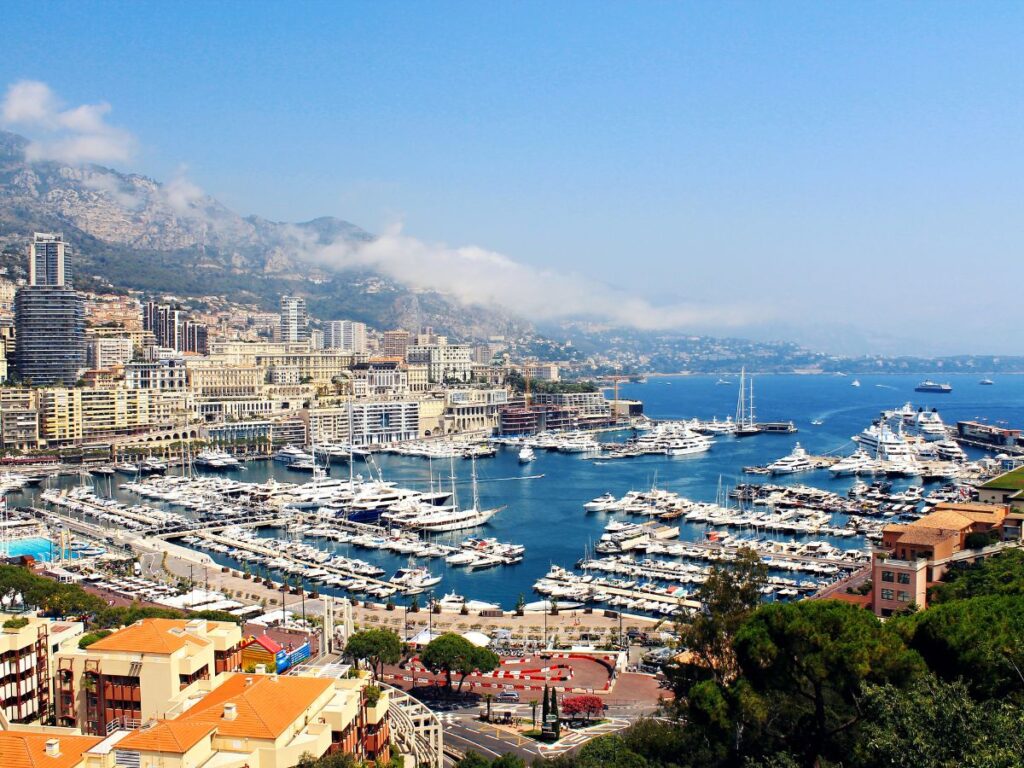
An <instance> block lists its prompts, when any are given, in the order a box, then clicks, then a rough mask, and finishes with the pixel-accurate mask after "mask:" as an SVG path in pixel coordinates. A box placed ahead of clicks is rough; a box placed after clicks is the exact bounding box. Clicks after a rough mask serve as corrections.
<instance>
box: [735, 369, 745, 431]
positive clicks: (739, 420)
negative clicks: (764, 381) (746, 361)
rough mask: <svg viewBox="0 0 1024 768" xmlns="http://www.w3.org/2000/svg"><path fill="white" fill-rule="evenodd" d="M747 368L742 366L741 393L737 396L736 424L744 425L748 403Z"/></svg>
mask: <svg viewBox="0 0 1024 768" xmlns="http://www.w3.org/2000/svg"><path fill="white" fill-rule="evenodd" d="M746 381H747V368H746V366H743V367H741V368H740V393H739V396H738V397H737V398H736V424H737V426H740V427H742V426H743V423H744V420H745V419H746V418H747V403H746V392H747V385H746Z"/></svg>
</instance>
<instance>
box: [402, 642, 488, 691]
mask: <svg viewBox="0 0 1024 768" xmlns="http://www.w3.org/2000/svg"><path fill="white" fill-rule="evenodd" d="M420 661H422V662H423V666H425V667H426V668H427V669H429V670H432V671H434V672H444V674H445V685H446V687H447V688H448V689H449V690H450V689H451V687H452V674H453V673H456V674H458V675H459V676H460V677H459V688H458V690H459V691H461V690H462V684H463V682H464V681H465V680H466V677H467V676H468V675H470V674H472V673H473V672H474V671H477V672H490V671H492V670H494V669H497V668H498V663H499V661H500V660H499V659H498V655H497V654H496V653H494V651H491V650H488V649H487V648H479V647H477V646H475V645H473V644H472V643H471V642H469V640H467V639H466V638H464V637H463V636H462V635H457V634H455V633H454V632H448V633H446V634H443V635H441V636H440V637H435V638H434V639H433V640H431V641H430V642H429V643H427V646H426V647H425V648H424V649H423V653H421V654H420Z"/></svg>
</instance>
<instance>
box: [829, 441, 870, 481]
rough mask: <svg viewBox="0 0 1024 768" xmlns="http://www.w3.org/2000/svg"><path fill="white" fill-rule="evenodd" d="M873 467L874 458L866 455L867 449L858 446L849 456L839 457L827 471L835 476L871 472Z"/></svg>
mask: <svg viewBox="0 0 1024 768" xmlns="http://www.w3.org/2000/svg"><path fill="white" fill-rule="evenodd" d="M875 467H876V464H875V460H874V459H872V458H871V457H870V456H869V455H868V453H867V451H865V450H864V449H863V448H858V449H857V450H856V451H854V452H853V453H851V454H850V455H849V456H847V457H846V458H844V459H840V460H839V461H837V462H836V463H835V464H833V465H832V466H831V467H829V468H828V469H829V472H831V473H832V474H833V475H835V476H836V477H842V476H843V475H861V474H864V475H867V474H873V473H874V471H875Z"/></svg>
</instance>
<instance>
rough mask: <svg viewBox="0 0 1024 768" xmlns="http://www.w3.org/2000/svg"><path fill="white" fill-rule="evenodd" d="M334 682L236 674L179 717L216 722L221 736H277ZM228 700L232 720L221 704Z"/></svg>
mask: <svg viewBox="0 0 1024 768" xmlns="http://www.w3.org/2000/svg"><path fill="white" fill-rule="evenodd" d="M246 680H251V681H252V682H251V683H246ZM333 685H334V683H333V681H331V680H329V679H324V678H318V677H280V676H276V675H244V674H239V673H236V674H233V675H231V676H230V677H228V678H227V680H225V681H224V682H223V683H222V684H221V685H220V686H219V687H217V688H215V689H214V690H213V691H211V692H210V693H208V694H207V695H206V696H204V697H203V698H202V699H200V700H199V702H197V703H196V704H194V705H192V707H191V708H190V709H188V710H187V711H186V712H184V713H183V714H182V715H181V716H180V717H179V718H178V720H183V721H190V722H202V723H209V724H211V725H215V726H216V727H217V733H218V734H220V735H222V736H235V737H239V738H249V739H276V738H277V737H278V736H280V735H281V734H282V733H284V732H285V730H287V728H288V726H290V725H291V724H292V723H294V722H295V721H296V720H297V719H298V718H299V717H301V716H302V713H303V712H305V711H306V710H307V709H309V707H310V706H311V705H312V704H313V702H314V701H316V700H317V698H319V697H320V696H321V695H322V694H323V693H324V692H325V691H327V690H328V689H330V688H331V687H333ZM228 703H232V704H234V705H235V707H236V711H237V714H236V715H235V719H234V720H227V719H225V718H224V705H225V704H228Z"/></svg>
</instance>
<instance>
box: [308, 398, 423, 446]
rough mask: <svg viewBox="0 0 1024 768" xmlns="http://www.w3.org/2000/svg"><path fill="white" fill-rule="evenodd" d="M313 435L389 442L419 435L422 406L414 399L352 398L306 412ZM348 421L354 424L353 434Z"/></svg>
mask: <svg viewBox="0 0 1024 768" xmlns="http://www.w3.org/2000/svg"><path fill="white" fill-rule="evenodd" d="M303 418H304V419H305V420H306V423H307V425H308V431H309V435H310V439H311V440H313V439H315V440H316V442H317V443H321V444H322V443H348V442H349V441H350V440H351V442H352V444H353V445H386V444H388V443H399V442H404V441H406V440H415V439H416V438H418V437H419V428H420V407H419V403H418V402H416V401H415V400H383V401H370V402H353V403H351V404H346V405H343V406H337V407H332V408H312V409H309V410H306V411H304V412H303ZM349 423H351V425H352V431H351V437H350V435H349Z"/></svg>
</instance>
